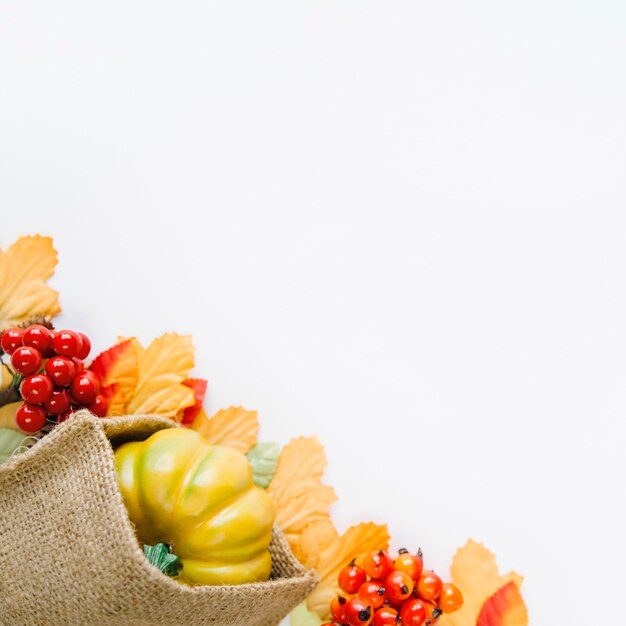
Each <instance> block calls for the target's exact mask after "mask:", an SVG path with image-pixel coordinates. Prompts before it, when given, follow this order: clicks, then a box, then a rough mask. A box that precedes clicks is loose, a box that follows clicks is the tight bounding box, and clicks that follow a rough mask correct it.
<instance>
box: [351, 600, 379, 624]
mask: <svg viewBox="0 0 626 626" xmlns="http://www.w3.org/2000/svg"><path fill="white" fill-rule="evenodd" d="M373 619H374V611H373V609H372V607H371V605H370V604H367V602H363V600H361V598H352V600H348V602H346V623H347V624H349V625H350V626H368V624H371V623H372V620H373Z"/></svg>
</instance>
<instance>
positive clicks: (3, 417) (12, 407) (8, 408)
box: [0, 400, 22, 430]
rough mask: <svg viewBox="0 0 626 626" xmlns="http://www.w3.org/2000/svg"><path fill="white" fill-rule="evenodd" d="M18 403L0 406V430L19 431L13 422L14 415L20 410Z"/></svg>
mask: <svg viewBox="0 0 626 626" xmlns="http://www.w3.org/2000/svg"><path fill="white" fill-rule="evenodd" d="M21 404H22V401H21V400H20V402H11V403H10V404H5V405H4V406H0V428H12V429H13V430H19V428H18V427H17V423H16V421H15V413H16V411H17V410H18V409H19V408H20V405H21Z"/></svg>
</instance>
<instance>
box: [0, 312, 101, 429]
mask: <svg viewBox="0 0 626 626" xmlns="http://www.w3.org/2000/svg"><path fill="white" fill-rule="evenodd" d="M0 348H2V352H4V353H5V354H7V355H9V356H10V357H11V360H10V367H11V369H12V370H13V372H14V375H15V380H14V385H15V386H16V388H17V389H18V390H19V394H20V396H21V397H22V399H23V400H24V403H23V404H22V405H21V406H20V407H19V408H18V409H17V412H16V415H15V420H16V422H17V425H18V427H19V428H20V429H21V430H23V431H24V432H27V433H36V432H38V431H40V430H41V429H42V428H43V427H44V426H45V425H46V420H48V421H50V422H51V423H57V424H58V423H60V422H62V421H64V420H66V419H67V418H68V417H69V416H70V415H71V413H72V412H73V411H74V410H76V409H77V408H79V407H85V408H87V409H89V410H90V411H91V412H92V413H94V414H95V415H98V416H101V417H102V416H104V415H106V412H107V400H106V398H105V397H104V396H103V395H102V394H100V381H99V379H98V377H97V376H96V375H95V374H94V373H93V372H91V371H89V370H85V364H84V359H86V358H87V355H88V354H89V351H90V350H91V342H90V341H89V338H88V337H87V336H86V335H83V333H77V332H74V331H73V330H61V331H58V332H55V331H53V330H49V329H48V328H46V327H45V326H41V325H39V324H33V325H31V326H28V327H27V328H25V329H22V328H9V329H7V330H5V331H4V332H3V333H2V336H1V337H0Z"/></svg>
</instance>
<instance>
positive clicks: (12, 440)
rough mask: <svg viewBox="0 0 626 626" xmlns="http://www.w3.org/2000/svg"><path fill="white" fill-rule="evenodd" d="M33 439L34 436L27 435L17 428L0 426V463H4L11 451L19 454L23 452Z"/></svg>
mask: <svg viewBox="0 0 626 626" xmlns="http://www.w3.org/2000/svg"><path fill="white" fill-rule="evenodd" d="M35 441H36V439H35V438H34V437H27V436H26V435H24V433H21V432H20V431H19V430H14V429H13V428H0V463H4V462H5V461H6V460H7V459H8V458H9V457H11V456H12V455H13V453H16V454H19V453H20V452H24V450H26V449H27V448H29V447H30V446H32V445H33V443H35ZM16 450H17V451H18V452H16Z"/></svg>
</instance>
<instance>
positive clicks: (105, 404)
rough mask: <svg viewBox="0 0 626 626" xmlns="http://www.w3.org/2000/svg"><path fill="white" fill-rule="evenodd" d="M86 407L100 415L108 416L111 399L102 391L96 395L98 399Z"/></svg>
mask: <svg viewBox="0 0 626 626" xmlns="http://www.w3.org/2000/svg"><path fill="white" fill-rule="evenodd" d="M85 408H86V409H88V410H89V411H91V412H92V413H93V414H94V415H97V416H98V417H106V414H107V410H108V408H109V401H108V400H107V399H106V398H105V397H104V396H103V395H102V394H101V393H99V394H98V395H97V396H96V399H95V400H94V401H93V402H92V403H91V404H88V405H87V406H86V407H85Z"/></svg>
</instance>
